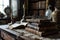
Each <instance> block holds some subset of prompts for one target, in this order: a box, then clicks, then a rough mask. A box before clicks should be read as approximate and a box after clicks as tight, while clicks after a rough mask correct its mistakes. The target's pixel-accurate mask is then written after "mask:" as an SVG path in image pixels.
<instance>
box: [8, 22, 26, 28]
mask: <svg viewBox="0 0 60 40" xmlns="http://www.w3.org/2000/svg"><path fill="white" fill-rule="evenodd" d="M21 25H23V26H26V25H27V23H26V22H22V23H20V24H19V23H14V24H12V25H10V26H9V29H13V28H16V27H19V26H21Z"/></svg>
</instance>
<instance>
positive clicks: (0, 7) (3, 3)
mask: <svg viewBox="0 0 60 40" xmlns="http://www.w3.org/2000/svg"><path fill="white" fill-rule="evenodd" d="M7 6H9V0H0V12H2V13H3V14H5V13H4V8H5V7H7Z"/></svg>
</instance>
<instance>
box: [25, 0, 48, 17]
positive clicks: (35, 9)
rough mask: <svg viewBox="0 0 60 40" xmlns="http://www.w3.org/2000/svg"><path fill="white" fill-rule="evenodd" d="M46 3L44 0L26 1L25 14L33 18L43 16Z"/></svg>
mask: <svg viewBox="0 0 60 40" xmlns="http://www.w3.org/2000/svg"><path fill="white" fill-rule="evenodd" d="M46 2H47V1H46V0H28V9H27V10H28V13H26V14H27V15H28V16H34V17H40V16H44V15H45V11H46V6H47V5H48V2H47V3H46ZM46 4H47V5H46Z"/></svg>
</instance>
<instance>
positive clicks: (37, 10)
mask: <svg viewBox="0 0 60 40" xmlns="http://www.w3.org/2000/svg"><path fill="white" fill-rule="evenodd" d="M30 10H31V11H34V10H37V11H38V10H46V9H30Z"/></svg>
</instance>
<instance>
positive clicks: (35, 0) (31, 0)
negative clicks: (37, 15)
mask: <svg viewBox="0 0 60 40" xmlns="http://www.w3.org/2000/svg"><path fill="white" fill-rule="evenodd" d="M39 1H46V0H29V2H30V3H36V2H39Z"/></svg>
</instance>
